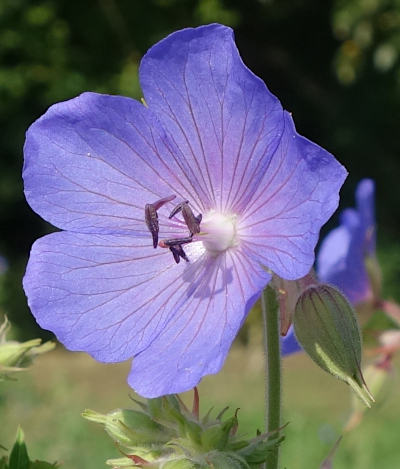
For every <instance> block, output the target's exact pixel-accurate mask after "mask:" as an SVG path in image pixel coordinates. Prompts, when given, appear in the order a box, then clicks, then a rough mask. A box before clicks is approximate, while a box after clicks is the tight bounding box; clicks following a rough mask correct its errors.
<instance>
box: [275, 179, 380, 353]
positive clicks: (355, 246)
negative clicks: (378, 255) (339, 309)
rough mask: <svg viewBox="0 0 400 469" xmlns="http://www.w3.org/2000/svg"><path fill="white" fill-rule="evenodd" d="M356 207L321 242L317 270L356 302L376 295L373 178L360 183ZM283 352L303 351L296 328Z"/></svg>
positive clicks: (327, 281) (344, 214)
mask: <svg viewBox="0 0 400 469" xmlns="http://www.w3.org/2000/svg"><path fill="white" fill-rule="evenodd" d="M355 198H356V208H355V209H353V208H348V209H346V210H344V211H343V212H342V213H341V215H340V226H339V227H338V228H335V229H333V230H332V231H331V232H330V233H329V234H328V235H327V236H326V238H325V239H324V240H323V242H322V243H321V247H320V250H319V252H318V256H317V272H318V278H319V280H320V281H321V282H324V283H328V284H332V285H335V286H336V287H338V288H339V289H340V290H341V291H342V292H343V293H344V294H345V295H346V296H347V298H348V299H349V300H350V302H351V303H352V304H353V305H356V304H357V303H361V302H363V301H367V300H369V299H370V298H371V296H372V291H371V283H370V280H369V276H368V272H367V268H366V263H365V261H366V259H367V258H368V257H375V249H376V226H375V200H374V199H375V184H374V181H372V180H371V179H363V180H361V181H360V182H359V184H358V185H357V188H356V192H355ZM281 348H282V355H290V354H292V353H295V352H298V351H300V350H301V347H300V345H299V344H298V343H297V340H296V338H295V336H294V332H293V327H291V328H290V329H289V332H288V334H287V335H286V336H285V337H284V338H282V340H281Z"/></svg>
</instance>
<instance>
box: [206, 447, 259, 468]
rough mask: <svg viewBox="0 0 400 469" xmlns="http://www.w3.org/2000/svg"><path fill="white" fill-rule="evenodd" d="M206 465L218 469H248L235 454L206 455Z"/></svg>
mask: <svg viewBox="0 0 400 469" xmlns="http://www.w3.org/2000/svg"><path fill="white" fill-rule="evenodd" d="M207 463H208V466H204V468H206V467H210V468H213V469H214V468H218V469H250V466H249V465H248V464H247V462H246V461H245V459H243V458H242V457H241V456H239V455H238V454H235V453H227V452H219V451H215V452H211V453H209V454H208V455H207Z"/></svg>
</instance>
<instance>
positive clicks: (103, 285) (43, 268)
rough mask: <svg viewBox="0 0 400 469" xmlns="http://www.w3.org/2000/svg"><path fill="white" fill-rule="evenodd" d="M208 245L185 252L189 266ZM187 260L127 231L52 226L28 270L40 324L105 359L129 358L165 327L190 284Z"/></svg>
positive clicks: (33, 253) (33, 306)
mask: <svg viewBox="0 0 400 469" xmlns="http://www.w3.org/2000/svg"><path fill="white" fill-rule="evenodd" d="M202 252H203V250H201V249H199V246H198V245H197V246H193V248H192V249H191V250H190V251H188V256H190V258H191V263H190V266H192V265H193V267H191V268H192V269H198V268H199V267H198V266H199V264H200V265H202V261H201V256H202ZM188 265H189V264H187V263H185V262H182V263H180V264H178V265H177V264H175V263H174V262H173V259H172V255H171V253H170V252H169V250H167V249H158V250H154V249H153V247H152V246H150V243H149V242H148V239H147V237H146V239H141V238H135V237H130V236H113V235H96V234H77V233H70V232H60V233H53V234H50V235H47V236H44V237H43V238H40V239H39V240H37V241H36V242H35V244H34V245H33V248H32V251H31V256H30V260H29V263H28V267H27V270H26V274H25V277H24V289H25V292H26V294H27V296H28V301H29V306H30V308H31V310H32V312H33V314H34V315H35V317H36V319H37V321H38V323H39V324H40V325H41V327H43V328H44V329H49V330H51V331H53V332H54V333H55V334H56V335H57V337H58V339H59V340H60V341H61V342H62V343H63V344H65V346H66V347H67V348H69V349H71V350H78V351H86V352H89V353H90V354H91V355H92V356H93V357H95V358H96V359H98V360H101V361H106V362H114V361H121V360H126V359H128V358H131V357H132V356H133V355H134V354H136V353H138V352H140V351H142V350H144V349H145V348H146V347H147V346H148V345H149V343H151V341H153V340H154V339H155V338H156V337H157V336H158V335H159V334H160V332H161V331H162V330H163V328H164V327H165V325H166V324H167V323H168V321H169V320H170V318H171V317H172V316H173V315H174V314H175V313H176V311H177V310H178V309H179V307H180V305H182V306H183V305H185V306H186V307H187V302H188V300H189V299H190V295H189V292H190V290H191V285H190V277H187V275H185V272H186V271H187V269H188V268H189V267H188Z"/></svg>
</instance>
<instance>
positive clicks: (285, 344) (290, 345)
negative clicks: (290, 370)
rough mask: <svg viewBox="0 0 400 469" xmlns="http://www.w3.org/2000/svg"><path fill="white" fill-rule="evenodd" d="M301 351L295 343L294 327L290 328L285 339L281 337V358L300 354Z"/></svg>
mask: <svg viewBox="0 0 400 469" xmlns="http://www.w3.org/2000/svg"><path fill="white" fill-rule="evenodd" d="M302 350H303V349H302V348H301V347H300V345H299V343H298V342H297V339H296V336H295V335H294V327H293V325H292V326H290V328H289V330H288V333H287V334H286V335H285V337H281V353H282V357H286V356H288V355H292V354H293V353H297V352H301V351H302Z"/></svg>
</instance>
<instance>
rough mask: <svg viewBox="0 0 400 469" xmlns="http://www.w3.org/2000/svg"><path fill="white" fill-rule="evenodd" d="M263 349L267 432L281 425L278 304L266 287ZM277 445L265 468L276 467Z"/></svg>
mask: <svg viewBox="0 0 400 469" xmlns="http://www.w3.org/2000/svg"><path fill="white" fill-rule="evenodd" d="M261 309H262V317H263V325H264V350H265V377H266V385H265V402H266V413H265V426H266V430H267V431H268V432H271V431H274V430H276V429H277V428H279V427H280V425H281V349H280V331H279V305H278V302H277V299H276V294H275V291H274V290H273V289H272V288H271V287H267V288H266V289H265V290H264V292H263V294H262V296H261ZM278 459H279V445H277V446H276V447H275V448H274V449H273V450H272V451H271V454H270V455H269V457H268V459H267V464H266V466H265V467H266V468H267V469H276V468H277V467H278Z"/></svg>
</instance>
